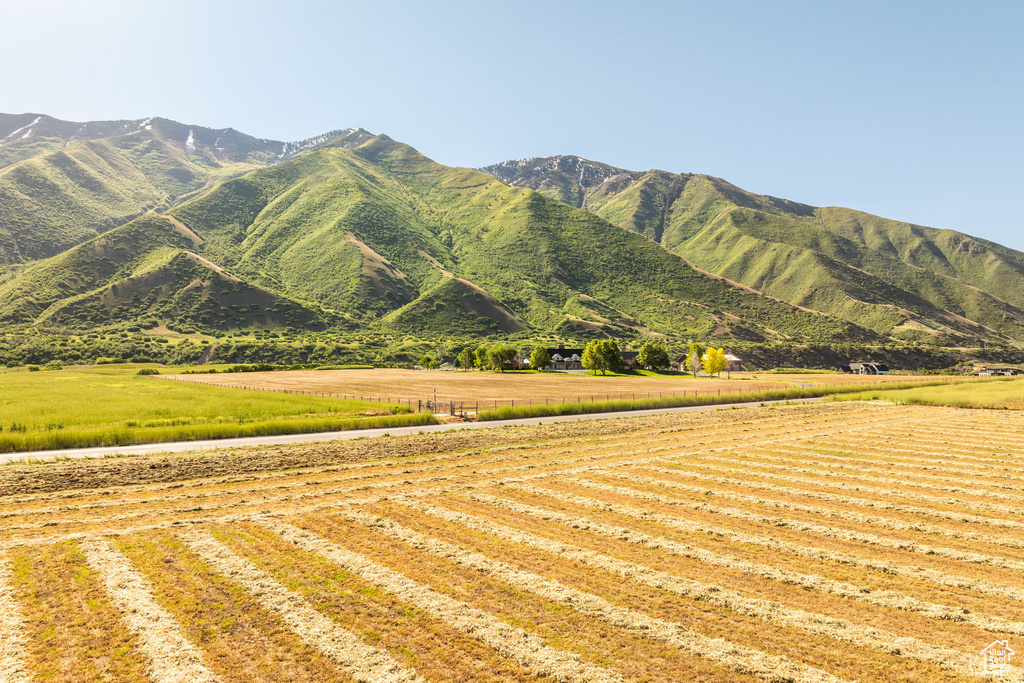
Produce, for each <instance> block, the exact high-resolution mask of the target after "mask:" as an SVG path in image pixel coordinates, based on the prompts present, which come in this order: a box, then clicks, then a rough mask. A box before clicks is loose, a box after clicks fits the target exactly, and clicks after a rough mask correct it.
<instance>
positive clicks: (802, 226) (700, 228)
mask: <svg viewBox="0 0 1024 683" xmlns="http://www.w3.org/2000/svg"><path fill="white" fill-rule="evenodd" d="M483 170H484V171H486V172H488V173H491V174H493V175H495V176H497V177H499V178H501V179H503V180H505V181H506V182H509V183H511V184H513V185H517V186H524V187H530V188H534V189H536V190H537V191H538V192H541V193H543V194H545V195H547V196H550V197H553V198H556V199H559V200H560V201H564V202H567V203H570V204H572V205H574V206H579V207H584V208H586V209H587V210H589V211H591V212H593V213H595V214H597V215H599V216H601V217H603V218H605V219H606V220H608V221H609V222H611V223H614V224H616V225H618V226H621V227H625V228H627V229H629V230H632V231H634V232H637V233H640V234H642V235H644V236H646V237H648V238H650V239H652V240H654V241H656V242H658V243H660V244H662V245H663V246H665V247H666V248H668V249H670V250H672V251H673V252H675V253H677V254H679V255H681V256H683V257H684V258H686V259H687V260H689V261H691V262H692V263H693V264H694V265H696V266H698V267H699V268H702V269H705V270H707V271H709V272H713V273H715V274H718V275H721V276H723V277H726V278H728V279H730V280H733V281H735V282H738V283H741V284H743V285H746V286H748V287H751V288H753V289H756V290H758V291H760V292H763V293H765V294H768V295H770V296H773V297H777V298H779V299H782V300H784V301H788V302H790V303H792V304H795V305H798V306H803V307H806V308H809V309H813V310H818V311H823V312H826V313H830V314H832V315H835V316H837V317H841V318H843V319H846V320H850V321H853V322H856V323H858V324H860V325H864V326H865V327H868V328H870V329H872V330H873V331H875V332H877V333H879V334H882V335H886V336H892V337H894V338H896V339H903V340H906V341H915V342H925V343H943V344H948V343H959V342H969V341H973V340H976V339H978V338H981V339H990V340H1004V341H1005V340H1015V341H1021V340H1024V324H1022V323H1024V254H1021V253H1020V252H1016V251H1014V250H1012V249H1007V248H1005V247H1002V246H1000V245H997V244H994V243H991V242H987V241H985V240H979V239H976V238H972V237H969V236H967V235H964V234H961V233H957V232H954V231H950V230H936V229H932V228H925V227H922V226H917V225H911V224H907V223H901V222H898V221H892V220H887V219H884V218H879V217H877V216H871V215H868V214H864V213H861V212H858V211H853V210H850V209H842V208H835V207H830V208H815V207H811V206H807V205H803V204H798V203H795V202H790V201H787V200H782V199H777V198H774V197H767V196H764V195H756V194H752V193H749V192H746V191H744V190H741V189H740V188H737V187H735V186H734V185H731V184H729V183H727V182H725V181H723V180H721V179H718V178H713V177H710V176H703V175H692V174H672V173H666V172H664V171H649V172H646V173H640V172H634V171H625V170H623V169H616V168H614V167H611V166H607V165H605V164H598V163H595V162H589V161H587V160H584V159H580V158H578V157H545V158H538V159H527V160H517V161H513V162H506V163H504V164H498V165H495V166H491V167H487V168H485V169H483Z"/></svg>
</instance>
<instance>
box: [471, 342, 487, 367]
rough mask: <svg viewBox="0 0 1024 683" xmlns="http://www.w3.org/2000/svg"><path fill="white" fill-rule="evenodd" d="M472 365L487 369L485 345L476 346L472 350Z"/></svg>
mask: <svg viewBox="0 0 1024 683" xmlns="http://www.w3.org/2000/svg"><path fill="white" fill-rule="evenodd" d="M473 365H475V366H476V367H478V368H480V369H481V370H486V369H487V347H486V346H478V347H476V350H475V351H474V352H473Z"/></svg>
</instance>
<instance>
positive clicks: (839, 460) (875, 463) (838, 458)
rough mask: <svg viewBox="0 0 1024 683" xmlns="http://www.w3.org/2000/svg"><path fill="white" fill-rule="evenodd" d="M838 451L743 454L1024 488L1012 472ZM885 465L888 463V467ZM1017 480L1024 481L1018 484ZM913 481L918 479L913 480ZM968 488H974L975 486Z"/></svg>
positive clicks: (787, 450) (775, 450) (781, 448)
mask: <svg viewBox="0 0 1024 683" xmlns="http://www.w3.org/2000/svg"><path fill="white" fill-rule="evenodd" d="M837 452H838V451H833V452H831V453H829V452H825V450H824V449H821V448H815V449H813V450H812V449H810V448H805V449H799V448H786V447H785V446H776V447H775V448H773V449H771V450H769V449H763V448H758V447H754V448H750V449H745V450H744V451H743V455H745V456H747V457H750V458H753V459H756V460H765V461H771V462H792V463H794V464H797V465H802V464H805V463H808V462H811V463H816V464H823V465H827V466H828V467H829V469H830V470H831V469H834V470H839V471H841V472H846V471H856V472H877V473H890V474H891V473H892V472H893V468H899V469H900V470H905V474H906V475H907V476H908V477H914V478H915V479H921V480H924V481H933V482H959V483H960V486H961V487H964V486H966V485H971V486H988V487H991V488H992V489H1002V490H1004V491H1024V476H1019V477H1015V476H1013V475H1010V474H996V473H992V472H986V471H984V470H977V469H972V468H969V467H964V468H958V467H944V466H940V465H926V464H922V463H915V462H911V461H909V460H902V461H901V460H871V459H869V458H866V457H858V456H856V455H854V454H852V453H850V454H846V455H835V454H833V453H837ZM780 454H781V455H780ZM825 461H827V462H825ZM882 465H884V467H883V466H882ZM1013 482H1021V483H1020V484H1016V483H1013ZM909 483H915V482H914V481H911V482H909ZM964 490H965V491H970V490H971V489H964ZM977 491H979V492H983V493H984V495H989V494H990V493H993V491H991V490H990V489H977ZM979 495H981V493H979ZM1022 498H1024V496H1022Z"/></svg>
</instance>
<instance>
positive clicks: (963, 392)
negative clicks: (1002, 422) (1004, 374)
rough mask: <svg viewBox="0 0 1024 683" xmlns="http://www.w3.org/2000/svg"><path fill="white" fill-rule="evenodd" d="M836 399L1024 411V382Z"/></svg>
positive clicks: (1008, 380) (993, 382)
mask: <svg viewBox="0 0 1024 683" xmlns="http://www.w3.org/2000/svg"><path fill="white" fill-rule="evenodd" d="M835 400H837V401H892V402H894V403H906V404H918V405H936V406H952V407H954V408H1003V409H1008V410H1024V379H1020V378H1005V379H993V380H988V381H984V382H968V383H964V384H954V385H950V386H941V387H935V386H932V387H916V388H913V389H878V390H872V391H862V392H858V393H855V394H848V395H845V396H836V397H835Z"/></svg>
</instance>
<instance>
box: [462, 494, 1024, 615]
mask: <svg viewBox="0 0 1024 683" xmlns="http://www.w3.org/2000/svg"><path fill="white" fill-rule="evenodd" d="M514 488H515V489H517V490H521V491H525V492H527V493H530V494H533V495H537V496H546V497H549V498H554V499H556V500H559V501H562V502H566V503H571V504H574V505H580V506H586V507H593V508H600V509H604V510H608V511H610V512H614V513H616V514H620V515H622V516H624V517H629V518H632V519H637V520H643V521H647V522H655V523H658V524H662V525H664V526H668V527H672V528H676V529H679V530H684V529H686V530H688V531H695V532H704V533H707V532H708V531H710V529H709V528H707V527H704V528H701V525H697V524H694V523H687V522H686V521H684V520H679V519H678V518H675V517H672V516H670V515H664V514H660V513H657V512H653V511H649V510H643V509H639V508H631V507H629V506H625V505H614V504H608V503H604V502H602V501H598V500H594V499H588V498H584V497H582V496H574V495H571V494H562V493H557V492H552V491H551V490H550V489H545V488H539V487H534V486H524V485H517V486H515V487H514ZM469 497H470V498H471V499H472V500H475V501H479V502H481V503H486V504H488V505H493V506H495V507H500V508H504V509H506V510H511V511H513V512H516V513H518V514H522V515H526V516H530V517H534V518H537V519H541V520H544V521H545V522H554V523H557V524H561V525H563V526H567V527H570V528H576V529H582V530H584V531H590V532H592V533H595V534H599V535H603V536H607V537H609V538H615V539H618V540H621V541H625V542H628V543H634V544H636V545H640V546H643V547H648V548H659V549H662V550H666V551H668V552H670V553H672V554H675V555H679V556H680V557H686V558H688V559H693V560H696V561H698V562H702V563H704V564H708V565H710V566H714V567H722V568H725V569H732V570H736V571H739V572H743V573H745V574H749V575H751V576H758V577H761V578H765V579H770V580H772V581H778V582H780V583H784V584H788V585H797V586H803V587H805V588H809V589H811V590H815V591H819V592H822V593H828V594H831V595H836V596H839V597H842V598H848V599H852V600H856V601H859V602H865V603H868V604H872V605H876V606H879V607H884V608H887V609H896V610H904V611H907V612H914V613H917V614H921V615H922V616H925V617H927V618H929V619H940V620H947V621H965V619H964V613H963V610H962V609H961V608H960V607H953V606H949V605H941V604H937V603H933V602H928V601H925V600H920V599H918V598H915V597H912V596H908V595H904V594H903V593H899V592H897V591H892V590H878V589H875V590H871V591H869V592H866V591H864V590H863V588H862V587H861V586H857V585H854V584H850V583H846V582H843V581H836V580H834V579H828V578H825V577H822V576H818V575H815V574H802V573H800V572H794V571H787V570H784V569H781V568H779V567H776V566H773V565H766V564H760V563H756V562H749V561H747V560H742V559H739V558H737V557H734V556H731V555H725V554H722V553H714V552H711V551H709V550H704V549H702V548H695V547H693V546H690V545H685V544H682V543H677V542H675V541H671V540H669V539H666V538H661V537H658V538H655V537H653V536H650V535H648V534H645V533H642V532H639V531H636V530H633V529H628V528H625V527H619V526H611V525H607V524H602V523H600V522H597V521H594V520H593V519H590V518H588V517H586V516H582V515H570V514H566V513H561V512H556V511H552V510H547V509H544V508H538V507H536V506H532V505H526V504H523V503H519V502H517V501H514V500H509V499H507V498H502V497H499V496H490V495H486V494H480V493H470V494H469ZM764 545H767V544H764ZM773 549H774V548H773ZM817 552H818V553H819V554H820V555H822V556H829V555H833V554H832V553H830V552H829V551H825V550H821V549H817ZM908 573H909V572H908ZM914 578H921V577H920V576H917V575H916V573H915V574H914ZM948 578H951V579H953V580H954V581H956V580H957V579H958V577H948ZM950 583H952V582H946V583H945V584H944V585H950ZM957 587H958V588H960V587H963V586H962V585H960V584H957ZM995 588H997V590H998V594H999V596H1000V597H1009V598H1013V599H1017V600H1022V599H1024V590H1020V589H1016V588H1012V587H1008V586H997V587H995ZM972 614H974V617H975V619H974V620H971V621H970V623H971V624H972V625H974V626H977V627H979V628H983V629H985V630H987V631H994V632H996V633H1003V632H1014V633H1017V632H1019V633H1024V623H1018V622H1013V621H1010V620H1007V619H1002V618H1000V617H996V616H990V615H985V614H979V613H976V612H975V613H972Z"/></svg>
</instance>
